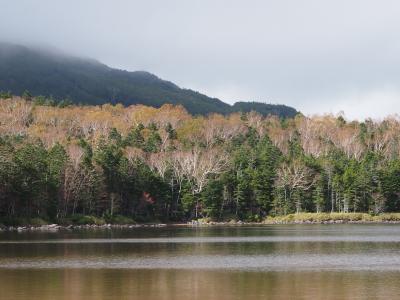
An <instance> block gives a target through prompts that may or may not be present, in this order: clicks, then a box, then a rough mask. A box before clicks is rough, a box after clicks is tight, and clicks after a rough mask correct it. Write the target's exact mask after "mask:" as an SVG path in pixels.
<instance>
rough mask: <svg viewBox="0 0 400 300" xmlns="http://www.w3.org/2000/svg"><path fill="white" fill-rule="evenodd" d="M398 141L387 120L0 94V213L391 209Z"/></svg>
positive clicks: (90, 218) (226, 215) (399, 196)
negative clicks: (199, 111)
mask: <svg viewBox="0 0 400 300" xmlns="http://www.w3.org/2000/svg"><path fill="white" fill-rule="evenodd" d="M3 97H6V96H5V95H3ZM399 142H400V119H399V118H398V117H388V118H386V119H385V120H383V121H379V122H376V121H372V120H367V121H365V122H357V121H353V122H348V121H346V120H345V119H344V118H343V117H341V116H339V117H337V116H332V115H326V116H315V117H305V116H302V115H297V116H296V117H295V118H287V119H281V118H278V117H276V116H268V117H263V116H262V115H261V114H259V113H256V112H249V113H233V114H230V115H226V116H224V115H220V114H212V115H209V116H195V117H194V116H191V115H190V114H188V112H187V111H186V110H185V109H184V108H183V107H182V106H173V105H169V104H166V105H163V106H162V107H160V108H158V109H157V108H153V107H149V106H143V105H134V106H129V107H124V106H122V105H120V104H119V105H115V106H114V105H110V104H104V105H102V106H74V105H68V106H65V107H62V108H61V107H55V106H48V105H41V104H40V103H36V102H34V101H32V100H29V99H28V100H25V99H22V98H19V97H14V98H9V99H3V100H0V216H1V218H2V219H3V222H7V220H13V219H15V218H42V219H45V220H51V221H56V222H65V220H74V218H78V220H80V219H79V218H83V221H82V222H98V220H100V219H101V220H107V221H110V222H114V221H115V222H129V220H135V221H154V220H158V221H187V220H192V219H199V218H210V219H214V220H229V219H236V220H247V221H259V220H262V219H263V218H265V217H266V216H277V215H285V214H289V213H296V212H369V213H372V214H378V213H381V212H392V211H400V158H399V154H400V143H399ZM116 220H117V221H116ZM118 220H119V221H118ZM121 220H122V221H121Z"/></svg>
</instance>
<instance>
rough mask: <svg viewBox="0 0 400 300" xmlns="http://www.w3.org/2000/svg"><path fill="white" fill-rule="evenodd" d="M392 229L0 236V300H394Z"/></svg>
mask: <svg viewBox="0 0 400 300" xmlns="http://www.w3.org/2000/svg"><path fill="white" fill-rule="evenodd" d="M399 297H400V225H383V224H380V225H339V224H337V225H270V226H251V227H245V226H242V227H199V228H189V227H164V228H135V229H129V230H128V229H125V230H122V229H121V230H110V229H107V230H80V231H60V232H56V233H49V232H47V233H44V232H42V233H40V232H34V233H28V232H24V233H17V232H13V233H10V232H3V233H0V299H52V300H53V299H85V300H87V299H140V300H146V299H171V300H172V299H174V300H183V299H185V300H186V299H190V300H195V299H202V300H203V299H218V300H224V299H399Z"/></svg>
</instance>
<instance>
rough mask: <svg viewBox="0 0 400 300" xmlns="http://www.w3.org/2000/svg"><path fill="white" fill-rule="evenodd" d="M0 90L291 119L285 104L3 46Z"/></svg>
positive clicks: (90, 101) (52, 52)
mask: <svg viewBox="0 0 400 300" xmlns="http://www.w3.org/2000/svg"><path fill="white" fill-rule="evenodd" d="M0 90H2V91H10V92H11V93H13V94H15V95H21V94H22V93H23V92H24V91H25V90H28V91H29V92H30V93H31V94H32V95H33V96H39V95H43V96H47V97H49V96H51V97H54V98H55V99H60V100H61V99H66V98H67V99H69V100H71V101H72V102H75V103H82V104H93V105H97V104H103V103H113V104H115V103H122V104H123V105H131V104H145V105H149V106H154V107H160V106H162V105H163V104H165V103H171V104H176V105H177V104H180V105H183V106H184V107H185V108H186V109H187V110H188V112H190V113H192V114H208V113H221V114H227V113H231V112H237V111H245V112H248V111H251V110H255V111H257V112H259V113H261V114H263V115H268V114H273V115H278V116H280V117H293V116H294V115H296V113H297V111H296V110H295V109H294V108H291V107H288V106H285V105H274V104H265V103H256V102H238V103H235V104H234V105H233V106H231V105H229V104H227V103H225V102H222V101H221V100H219V99H217V98H211V97H208V96H206V95H203V94H201V93H199V92H196V91H193V90H190V89H183V88H180V87H178V86H177V85H175V84H174V83H172V82H169V81H165V80H162V79H160V78H158V77H157V76H155V75H153V74H151V73H148V72H144V71H135V72H128V71H124V70H119V69H114V68H110V67H108V66H106V65H104V64H102V63H101V62H99V61H96V60H93V59H89V58H79V57H74V56H69V55H67V54H64V53H61V52H59V51H57V50H49V49H46V50H43V49H39V48H32V47H29V48H28V47H25V46H20V45H13V44H8V43H0Z"/></svg>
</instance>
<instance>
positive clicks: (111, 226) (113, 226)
mask: <svg viewBox="0 0 400 300" xmlns="http://www.w3.org/2000/svg"><path fill="white" fill-rule="evenodd" d="M305 224H400V221H365V220H357V221H349V220H329V221H309V220H306V221H289V222H287V221H264V222H243V221H236V222H232V221H230V222H199V221H195V220H194V221H190V222H187V223H171V224H167V223H155V224H104V225H94V224H85V225H59V224H48V225H40V226H33V225H26V226H2V227H0V231H17V232H26V231H39V232H40V231H42V232H56V231H60V230H66V231H68V230H98V229H134V228H160V227H167V226H171V227H177V226H186V227H208V226H246V225H250V226H251V225H254V226H263V225H305Z"/></svg>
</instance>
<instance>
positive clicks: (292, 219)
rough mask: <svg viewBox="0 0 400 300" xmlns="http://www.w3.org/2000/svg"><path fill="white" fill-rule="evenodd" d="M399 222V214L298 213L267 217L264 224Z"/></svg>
mask: <svg viewBox="0 0 400 300" xmlns="http://www.w3.org/2000/svg"><path fill="white" fill-rule="evenodd" d="M348 222H359V223H362V222H366V223H367V222H376V223H379V222H400V213H383V214H379V215H371V214H366V213H299V214H289V215H286V216H276V217H267V218H266V219H265V220H264V222H263V223H264V224H290V223H348Z"/></svg>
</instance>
